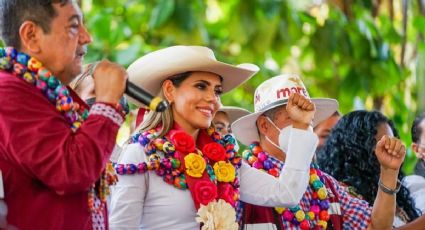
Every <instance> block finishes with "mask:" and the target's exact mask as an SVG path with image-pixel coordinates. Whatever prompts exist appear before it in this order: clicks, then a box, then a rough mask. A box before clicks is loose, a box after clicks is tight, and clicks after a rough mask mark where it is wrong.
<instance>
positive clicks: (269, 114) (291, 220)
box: [232, 74, 405, 230]
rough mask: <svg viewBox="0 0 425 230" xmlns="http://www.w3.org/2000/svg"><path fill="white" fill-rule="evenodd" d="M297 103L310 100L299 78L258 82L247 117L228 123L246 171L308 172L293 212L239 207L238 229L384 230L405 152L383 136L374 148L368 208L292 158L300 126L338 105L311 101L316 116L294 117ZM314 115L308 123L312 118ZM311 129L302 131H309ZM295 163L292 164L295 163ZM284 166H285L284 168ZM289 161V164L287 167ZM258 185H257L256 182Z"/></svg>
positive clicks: (288, 76) (328, 113) (392, 208)
mask: <svg viewBox="0 0 425 230" xmlns="http://www.w3.org/2000/svg"><path fill="white" fill-rule="evenodd" d="M299 100H306V101H310V98H309V94H308V92H307V90H306V88H305V87H304V84H303V83H302V81H301V79H300V78H299V77H298V76H297V75H294V74H285V75H281V76H277V77H274V78H271V79H268V80H267V81H265V82H263V83H262V84H261V85H260V86H259V87H258V88H257V89H256V91H255V96H254V107H255V112H254V113H253V114H250V115H247V116H244V117H242V118H240V119H238V120H237V121H236V122H234V123H233V124H232V131H233V133H234V134H235V135H236V137H237V138H238V140H239V141H240V142H241V143H243V144H244V145H246V146H249V149H248V150H246V151H245V152H244V153H243V154H242V156H243V158H244V160H245V161H246V162H248V163H249V164H250V165H251V166H252V167H255V168H257V169H259V170H263V171H264V172H265V173H269V174H271V175H273V176H277V175H279V173H280V171H281V170H282V169H283V168H284V167H294V166H293V164H292V163H293V162H296V163H298V167H299V166H300V165H301V164H303V165H302V166H301V167H310V178H309V186H308V187H307V189H306V191H305V193H304V196H303V198H302V199H301V201H300V203H299V204H298V205H297V206H295V207H293V208H287V209H285V208H280V207H260V206H256V205H252V204H244V205H243V211H242V212H240V213H239V215H240V216H241V226H243V229H254V230H262V229H390V228H391V227H392V222H393V217H394V213H395V194H396V193H397V191H398V189H399V183H398V182H397V173H394V172H395V171H396V172H398V171H397V170H396V169H395V168H397V167H398V168H399V167H400V165H401V163H402V161H403V159H404V154H405V148H401V149H397V148H395V146H396V144H400V143H399V140H395V139H390V138H388V137H386V138H385V139H384V140H381V141H380V142H379V143H378V144H377V157H378V159H379V162H380V164H381V170H382V171H381V177H380V184H379V188H380V189H379V190H378V196H377V198H376V200H375V204H374V206H373V207H370V206H369V204H368V203H367V202H366V201H363V200H360V199H357V198H354V197H352V196H351V195H349V193H348V191H347V189H346V188H345V187H343V186H341V185H339V183H338V181H336V180H335V179H334V178H332V177H331V176H329V175H327V174H326V173H324V172H322V171H320V170H319V169H318V167H317V166H315V165H314V164H311V165H310V166H309V165H305V164H308V162H307V163H306V161H302V160H301V159H298V158H297V153H296V152H294V151H292V149H293V147H292V146H291V144H290V143H291V141H290V140H291V139H292V138H294V137H296V133H297V132H306V131H303V130H300V122H299V121H303V122H301V124H306V123H307V124H309V123H310V122H311V125H312V126H314V125H316V124H318V123H320V122H321V121H323V120H325V119H326V118H328V117H329V116H331V115H332V114H333V113H334V112H335V111H336V110H337V109H338V103H337V101H336V100H333V99H325V98H324V99H311V102H313V103H314V105H315V107H316V113H315V114H314V113H308V112H306V113H304V114H303V117H302V118H301V119H300V118H299V117H294V115H293V114H297V113H294V112H293V110H294V109H296V108H294V106H293V105H292V104H293V103H294V102H295V103H296V102H298V101H299ZM313 116H314V118H313ZM312 126H310V127H308V128H306V127H302V128H304V129H307V130H308V132H312ZM297 159H298V160H297ZM285 162H288V163H287V164H285ZM289 162H291V164H289ZM258 183H261V182H258Z"/></svg>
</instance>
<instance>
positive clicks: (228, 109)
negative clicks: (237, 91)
mask: <svg viewBox="0 0 425 230" xmlns="http://www.w3.org/2000/svg"><path fill="white" fill-rule="evenodd" d="M218 111H219V112H225V113H226V114H227V116H229V123H230V124H231V123H233V122H235V121H236V120H237V119H239V118H241V117H243V116H246V115H249V114H251V112H249V111H248V110H246V109H242V108H239V107H236V106H223V107H221V108H220V109H219V110H218Z"/></svg>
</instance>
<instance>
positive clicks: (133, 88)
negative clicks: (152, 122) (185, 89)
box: [125, 81, 168, 112]
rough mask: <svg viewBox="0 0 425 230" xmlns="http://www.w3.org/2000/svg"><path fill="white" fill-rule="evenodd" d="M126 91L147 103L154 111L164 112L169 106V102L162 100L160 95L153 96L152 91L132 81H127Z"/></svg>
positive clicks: (139, 100) (137, 99)
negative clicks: (149, 91)
mask: <svg viewBox="0 0 425 230" xmlns="http://www.w3.org/2000/svg"><path fill="white" fill-rule="evenodd" d="M125 93H126V94H127V95H128V96H130V97H132V98H134V99H135V100H136V101H138V102H141V103H143V104H145V105H147V106H148V107H149V109H150V110H152V111H157V112H163V111H164V110H165V109H167V108H168V103H167V102H166V101H164V100H162V99H161V98H160V97H154V96H152V95H151V94H150V93H148V92H146V91H145V90H144V89H142V88H140V87H139V86H137V85H135V84H133V83H131V82H130V81H127V84H126V86H125Z"/></svg>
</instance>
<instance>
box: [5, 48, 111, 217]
mask: <svg viewBox="0 0 425 230" xmlns="http://www.w3.org/2000/svg"><path fill="white" fill-rule="evenodd" d="M0 70H4V71H7V72H9V73H11V74H13V75H14V76H16V77H18V78H21V79H23V80H24V81H26V82H28V83H29V84H31V85H33V86H34V87H36V88H37V89H38V90H39V91H40V92H41V93H42V94H43V95H44V96H45V97H46V98H47V99H48V100H49V101H50V102H51V103H52V104H53V105H55V106H56V110H57V111H59V112H60V113H61V114H62V115H63V116H64V117H65V118H66V119H67V121H68V122H69V124H70V127H71V129H72V130H73V131H74V132H75V131H76V130H77V129H78V128H79V127H80V126H81V123H82V122H83V121H84V120H86V119H87V117H88V114H89V113H88V110H87V109H84V107H83V106H80V105H79V104H78V102H76V101H74V100H73V99H72V97H71V94H70V92H69V90H68V88H67V87H66V86H65V85H63V84H62V83H61V82H60V80H59V79H57V78H56V77H55V76H53V74H52V73H51V72H50V71H49V70H47V69H46V68H45V67H44V66H43V64H42V63H41V62H39V61H38V60H37V59H35V58H34V57H30V56H29V55H28V54H25V53H22V52H18V51H17V50H16V49H15V48H13V47H5V48H2V47H0ZM116 180H117V177H116V175H115V173H114V170H113V168H112V165H111V164H108V165H107V166H106V169H105V171H104V172H103V173H102V175H101V178H100V181H99V186H97V191H96V186H95V184H93V185H92V187H91V188H90V191H89V194H88V206H89V209H90V211H91V212H94V213H97V212H101V211H103V209H104V208H105V206H106V198H107V196H108V194H109V185H112V184H114V183H115V182H116ZM96 195H97V196H98V197H99V199H100V201H101V205H100V206H99V207H95V197H96Z"/></svg>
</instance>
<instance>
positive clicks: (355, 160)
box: [317, 111, 418, 227]
mask: <svg viewBox="0 0 425 230" xmlns="http://www.w3.org/2000/svg"><path fill="white" fill-rule="evenodd" d="M383 135H388V136H390V137H393V136H395V137H397V138H399V136H398V133H397V130H396V129H395V128H394V125H393V123H392V122H391V121H390V120H388V118H386V117H385V116H384V115H382V114H381V113H380V112H377V111H371V112H368V111H354V112H351V113H349V114H347V115H345V116H343V117H342V118H341V120H340V121H339V122H338V123H337V124H336V126H335V127H334V128H333V131H332V132H331V134H330V136H329V137H328V139H327V140H326V142H325V145H324V146H323V149H322V150H321V151H320V152H319V153H318V154H317V161H318V164H319V166H320V167H321V169H322V170H323V171H325V172H327V173H329V174H330V175H332V176H333V177H335V179H337V180H338V181H340V182H343V183H344V184H345V185H347V186H348V187H347V189H348V190H349V191H350V192H351V193H352V194H354V195H355V196H358V197H360V198H362V199H364V200H366V201H368V202H369V203H370V204H372V203H373V201H374V200H375V197H376V193H377V191H378V180H379V172H380V166H379V162H378V159H377V158H376V156H375V154H374V151H375V146H376V143H377V141H378V140H380V139H381V137H382V136H383ZM403 178H404V175H403V173H402V172H400V174H399V180H400V181H402V180H403ZM417 217H418V210H417V209H416V208H415V206H414V203H413V201H412V199H411V197H410V194H409V191H408V190H407V189H406V187H405V186H404V185H401V187H400V191H399V192H398V193H397V210H396V217H395V219H394V226H395V227H398V226H401V225H403V224H405V223H408V222H411V221H412V220H414V219H416V218H417Z"/></svg>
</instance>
